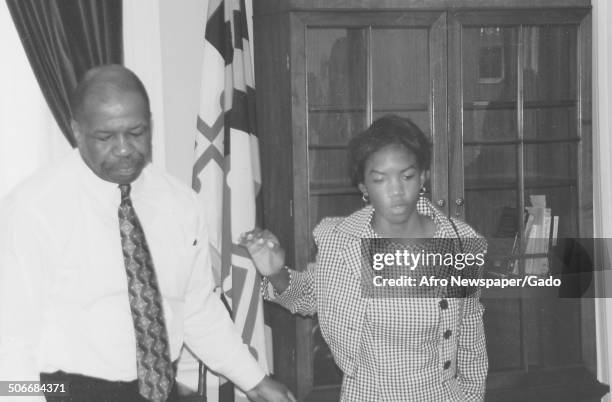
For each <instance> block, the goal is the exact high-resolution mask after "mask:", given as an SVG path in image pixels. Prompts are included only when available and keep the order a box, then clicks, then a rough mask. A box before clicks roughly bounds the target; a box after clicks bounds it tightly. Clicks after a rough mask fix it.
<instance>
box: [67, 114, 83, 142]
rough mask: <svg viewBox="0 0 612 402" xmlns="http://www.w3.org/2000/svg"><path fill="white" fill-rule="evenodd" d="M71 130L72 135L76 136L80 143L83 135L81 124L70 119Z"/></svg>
mask: <svg viewBox="0 0 612 402" xmlns="http://www.w3.org/2000/svg"><path fill="white" fill-rule="evenodd" d="M70 128H71V129H72V135H74V138H75V139H76V141H77V143H78V142H80V141H81V135H82V134H81V127H80V126H79V123H77V122H76V120H74V119H70Z"/></svg>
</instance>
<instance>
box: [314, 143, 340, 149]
mask: <svg viewBox="0 0 612 402" xmlns="http://www.w3.org/2000/svg"><path fill="white" fill-rule="evenodd" d="M347 147H348V143H338V144H309V145H308V149H312V150H318V149H322V150H333V149H347Z"/></svg>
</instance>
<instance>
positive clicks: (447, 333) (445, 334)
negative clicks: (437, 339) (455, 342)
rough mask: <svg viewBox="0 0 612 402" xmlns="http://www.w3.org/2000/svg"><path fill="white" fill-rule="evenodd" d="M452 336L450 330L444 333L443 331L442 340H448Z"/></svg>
mask: <svg viewBox="0 0 612 402" xmlns="http://www.w3.org/2000/svg"><path fill="white" fill-rule="evenodd" d="M452 334H453V331H451V330H450V329H447V330H446V331H444V339H448V338H450V337H451V335H452Z"/></svg>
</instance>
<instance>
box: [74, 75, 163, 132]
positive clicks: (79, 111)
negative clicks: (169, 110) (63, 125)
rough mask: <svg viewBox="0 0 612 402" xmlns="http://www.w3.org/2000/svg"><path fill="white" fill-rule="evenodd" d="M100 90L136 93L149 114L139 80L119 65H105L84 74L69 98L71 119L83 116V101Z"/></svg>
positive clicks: (147, 98)
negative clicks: (142, 100)
mask: <svg viewBox="0 0 612 402" xmlns="http://www.w3.org/2000/svg"><path fill="white" fill-rule="evenodd" d="M100 89H107V90H113V89H114V90H115V91H118V92H120V91H123V92H136V93H138V94H140V95H141V96H142V98H143V99H144V101H145V106H146V109H147V112H148V113H149V114H150V113H151V107H150V102H149V95H148V94H147V90H146V89H145V87H144V84H143V83H142V81H140V78H138V76H137V75H136V74H134V72H133V71H132V70H130V69H128V68H126V67H124V66H122V65H119V64H106V65H102V66H97V67H93V68H92V69H90V70H88V71H87V72H85V74H84V75H83V78H82V79H81V81H80V82H79V84H78V85H77V87H76V88H75V90H74V92H73V93H72V96H71V98H70V112H71V115H72V118H73V119H74V120H75V121H78V120H79V118H81V117H82V115H83V108H84V105H85V101H86V100H87V98H88V97H89V96H91V95H92V94H94V93H96V91H99V90H100Z"/></svg>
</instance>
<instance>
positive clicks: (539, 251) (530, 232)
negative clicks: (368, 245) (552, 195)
mask: <svg viewBox="0 0 612 402" xmlns="http://www.w3.org/2000/svg"><path fill="white" fill-rule="evenodd" d="M529 200H530V203H531V206H529V207H525V210H526V212H527V217H526V221H525V229H524V235H523V239H524V241H523V244H522V247H521V250H520V253H518V251H519V250H518V244H517V246H516V250H513V254H514V253H515V252H517V254H520V256H522V257H524V261H525V262H524V264H525V265H524V266H525V271H524V272H525V274H527V275H546V274H547V273H548V272H549V269H550V267H549V261H548V252H549V250H550V246H551V240H552V241H554V242H555V243H556V237H557V230H558V223H559V217H558V216H554V217H553V216H552V213H551V209H550V208H548V207H546V196H545V195H531V196H530V197H529ZM519 264H520V259H518V260H516V261H515V262H514V268H513V270H512V273H513V274H516V275H518V274H519V272H520V266H519Z"/></svg>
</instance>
